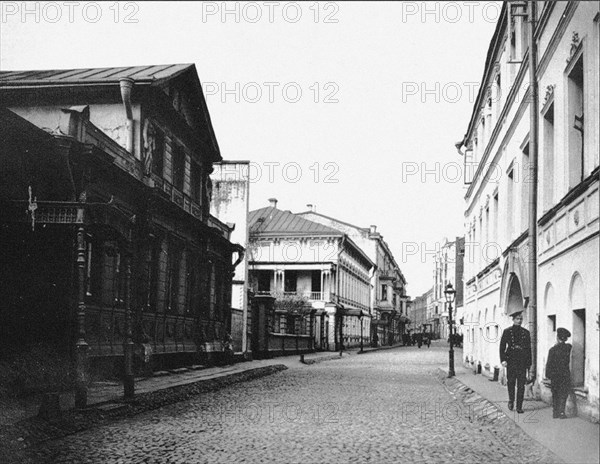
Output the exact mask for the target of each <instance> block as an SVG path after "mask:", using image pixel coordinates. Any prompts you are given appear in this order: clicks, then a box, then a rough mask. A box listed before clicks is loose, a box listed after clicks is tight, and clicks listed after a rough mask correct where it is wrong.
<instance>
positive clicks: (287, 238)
mask: <svg viewBox="0 0 600 464" xmlns="http://www.w3.org/2000/svg"><path fill="white" fill-rule="evenodd" d="M269 201H270V206H268V207H265V208H260V209H257V210H254V211H250V214H249V217H248V227H249V247H248V248H249V250H248V253H249V256H248V269H249V282H250V286H251V288H252V289H253V291H254V294H255V295H271V296H273V297H274V298H275V299H276V300H275V314H274V317H270V318H268V320H269V321H268V324H269V326H270V327H269V337H270V338H271V340H270V341H269V351H276V352H282V351H285V350H286V348H287V349H288V350H292V349H293V348H294V347H293V346H287V345H286V338H289V339H290V340H292V341H291V342H290V343H291V344H294V343H295V344H296V348H298V346H297V345H298V341H296V338H298V337H294V336H296V335H302V336H309V337H310V338H311V339H313V340H314V348H316V349H322V350H340V349H344V348H349V347H357V346H359V345H360V344H361V343H362V344H363V345H365V346H366V344H368V342H369V330H370V321H371V312H370V310H369V308H370V296H371V288H370V285H371V276H372V273H373V268H374V263H373V262H372V261H371V260H370V259H369V257H368V256H367V255H366V254H365V253H364V252H363V251H362V250H361V249H360V247H358V246H357V245H356V243H354V241H353V240H352V239H351V238H350V237H349V236H348V235H347V234H345V233H344V232H341V231H340V230H337V229H334V228H332V227H327V226H324V225H322V224H319V223H317V222H313V221H310V220H308V219H305V218H304V217H302V216H301V215H299V214H294V213H291V212H290V211H283V210H280V209H278V208H277V200H276V199H274V198H272V199H270V200H269ZM297 303H298V304H303V305H304V308H303V307H298V308H296V310H295V311H290V308H291V307H292V306H294V305H295V304H297ZM253 318H254V319H256V317H255V316H254V315H253ZM254 322H256V321H254ZM287 336H289V337H287ZM299 340H300V339H299ZM273 347H275V348H278V347H281V349H274V348H273ZM308 348H310V347H308Z"/></svg>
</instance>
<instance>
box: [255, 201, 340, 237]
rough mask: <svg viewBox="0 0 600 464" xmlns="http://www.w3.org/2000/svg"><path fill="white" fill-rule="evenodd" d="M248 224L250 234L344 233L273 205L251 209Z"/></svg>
mask: <svg viewBox="0 0 600 464" xmlns="http://www.w3.org/2000/svg"><path fill="white" fill-rule="evenodd" d="M248 226H249V228H250V235H258V234H261V235H263V234H265V235H331V236H336V237H341V236H342V235H344V234H343V233H342V232H340V231H339V230H336V229H333V228H331V227H327V226H324V225H322V224H318V223H316V222H312V221H309V220H307V219H304V218H302V217H300V216H298V215H297V214H294V213H292V212H290V211H281V210H279V209H277V208H274V207H272V206H268V207H266V208H260V209H256V210H254V211H250V213H249V214H248Z"/></svg>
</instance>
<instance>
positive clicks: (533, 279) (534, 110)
mask: <svg viewBox="0 0 600 464" xmlns="http://www.w3.org/2000/svg"><path fill="white" fill-rule="evenodd" d="M528 4H529V8H528V9H529V88H530V89H531V103H530V106H529V111H530V113H529V114H530V126H531V127H530V129H529V161H530V168H529V169H530V173H531V176H530V179H531V185H530V186H529V233H528V236H529V237H528V239H529V247H530V248H529V253H527V254H528V256H529V263H528V264H529V317H530V320H531V360H532V364H531V371H530V375H531V373H533V375H534V377H535V378H536V379H537V338H538V337H537V184H538V83H537V49H536V43H535V36H534V33H535V15H536V11H535V10H536V2H534V1H530V2H528Z"/></svg>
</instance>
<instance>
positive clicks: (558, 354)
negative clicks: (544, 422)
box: [546, 327, 573, 419]
mask: <svg viewBox="0 0 600 464" xmlns="http://www.w3.org/2000/svg"><path fill="white" fill-rule="evenodd" d="M570 336H571V332H569V331H568V330H567V329H565V328H564V327H559V328H558V330H557V331H556V338H557V341H558V343H557V344H556V345H554V346H553V347H552V348H550V351H549V352H548V361H547V362H546V377H547V378H549V379H550V381H551V382H552V384H551V388H552V417H553V418H554V419H566V418H567V416H566V415H565V405H566V404H567V397H568V396H569V392H570V391H571V371H570V369H569V363H570V360H571V349H572V348H573V347H572V346H571V344H570V343H566V341H567V339H568V338H569V337H570Z"/></svg>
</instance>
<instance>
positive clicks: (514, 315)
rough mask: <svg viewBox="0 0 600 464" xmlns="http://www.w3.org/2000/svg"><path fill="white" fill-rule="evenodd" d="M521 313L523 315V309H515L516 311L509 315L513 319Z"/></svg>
mask: <svg viewBox="0 0 600 464" xmlns="http://www.w3.org/2000/svg"><path fill="white" fill-rule="evenodd" d="M522 315H523V311H517V312H515V313H512V314H511V315H510V317H512V318H513V319H514V318H515V317H517V316H522Z"/></svg>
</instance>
